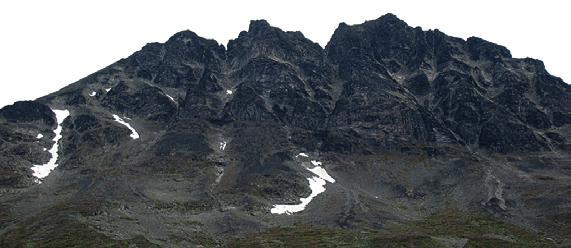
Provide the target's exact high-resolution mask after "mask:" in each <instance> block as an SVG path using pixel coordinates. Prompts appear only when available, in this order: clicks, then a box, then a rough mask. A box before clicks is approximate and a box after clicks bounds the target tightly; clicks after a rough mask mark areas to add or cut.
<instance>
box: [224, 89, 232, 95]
mask: <svg viewBox="0 0 571 248" xmlns="http://www.w3.org/2000/svg"><path fill="white" fill-rule="evenodd" d="M233 93H234V92H233V91H232V90H226V95H232V94H233Z"/></svg>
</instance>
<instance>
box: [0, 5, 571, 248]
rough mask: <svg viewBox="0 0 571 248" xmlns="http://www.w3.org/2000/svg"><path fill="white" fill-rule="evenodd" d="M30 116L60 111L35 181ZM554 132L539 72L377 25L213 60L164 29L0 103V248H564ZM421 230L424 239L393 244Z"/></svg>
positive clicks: (566, 158) (248, 40)
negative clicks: (457, 246) (159, 38)
mask: <svg viewBox="0 0 571 248" xmlns="http://www.w3.org/2000/svg"><path fill="white" fill-rule="evenodd" d="M50 108H51V109H58V110H63V109H67V110H69V112H70V116H69V117H67V118H66V119H65V121H63V123H62V124H61V130H62V132H61V135H62V138H61V139H60V140H59V143H58V144H59V146H56V148H57V149H58V150H57V154H59V157H58V160H57V164H58V167H57V168H56V169H55V170H53V171H52V172H51V173H50V174H49V176H47V177H45V178H37V177H35V176H34V175H33V171H32V169H31V168H32V167H33V166H34V165H36V166H37V165H42V164H44V163H47V162H48V160H50V157H51V155H50V153H49V152H50V151H51V149H50V148H51V147H53V145H54V142H53V140H54V137H55V136H56V133H55V132H54V129H56V128H58V127H59V125H58V123H57V120H56V116H55V114H54V113H53V112H52V111H51V109H50ZM570 131H571V87H570V86H569V85H567V84H565V83H564V82H563V81H562V80H561V79H559V78H557V77H554V76H552V75H550V74H549V73H548V72H547V71H546V69H545V67H544V66H543V63H542V62H541V61H538V60H534V59H530V58H526V59H518V58H512V57H511V54H510V52H509V50H508V49H506V48H505V47H503V46H500V45H496V44H494V43H491V42H488V41H485V40H482V39H480V38H475V37H472V38H469V39H468V40H463V39H459V38H455V37H450V36H447V35H446V34H443V33H442V32H440V31H438V30H429V31H424V30H422V29H421V28H419V27H417V28H413V27H410V26H408V25H407V24H406V23H405V22H404V21H402V20H400V19H398V18H397V17H396V16H394V15H392V14H387V15H385V16H382V17H380V18H379V19H377V20H372V21H367V22H365V23H363V24H359V25H353V26H348V25H346V24H344V23H342V24H340V25H339V27H338V28H337V30H336V31H335V33H334V34H333V36H332V38H331V40H330V42H329V43H328V44H327V46H326V47H325V49H323V48H321V47H320V46H319V45H318V44H316V43H314V42H312V41H310V40H308V39H306V38H305V37H304V36H303V34H301V33H300V32H284V31H282V30H280V29H278V28H276V27H272V26H270V25H269V24H268V23H267V22H266V21H264V20H257V21H252V22H251V23H250V27H249V29H248V31H243V32H242V33H240V35H239V37H238V38H236V39H234V40H232V41H230V42H229V43H228V47H227V48H225V47H224V46H221V45H219V44H218V43H217V42H216V41H213V40H208V39H204V38H201V37H200V36H198V35H196V34H195V33H193V32H191V31H183V32H179V33H177V34H175V35H174V36H172V37H171V38H170V39H169V40H168V41H167V42H165V43H150V44H148V45H146V46H145V47H143V48H142V49H141V50H140V51H138V52H136V53H135V54H133V55H131V56H130V57H128V58H125V59H122V60H120V61H118V62H116V63H114V64H112V65H110V66H108V67H106V68H104V69H102V70H100V71H98V72H96V73H94V74H92V75H89V76H88V77H86V78H84V79H82V80H80V81H78V82H76V83H73V84H71V85H69V86H67V87H65V88H63V89H61V90H60V91H58V92H55V93H52V94H50V95H47V96H45V97H42V98H40V99H37V100H36V101H29V102H18V103H15V104H14V105H12V106H7V107H4V108H3V109H1V110H0V134H1V137H0V166H1V167H0V172H1V173H0V192H1V193H2V194H1V195H0V210H1V211H0V212H1V214H0V224H1V225H0V244H2V246H5V247H10V246H23V245H26V244H28V245H42V244H43V245H53V246H57V245H58V244H63V243H62V242H68V244H76V245H83V246H84V245H104V244H105V245H107V244H109V245H127V244H134V245H137V246H153V245H160V246H181V247H187V246H193V245H203V246H207V247H209V246H219V245H229V246H240V245H242V246H249V247H251V246H256V245H259V244H258V243H256V242H258V241H259V242H262V241H264V240H266V239H268V240H271V239H273V240H285V242H286V243H287V241H288V236H287V235H285V236H280V235H277V234H276V233H281V232H285V233H290V234H292V233H295V234H296V236H299V235H308V236H307V237H308V239H309V240H310V241H311V240H313V241H315V242H318V243H320V242H325V241H324V237H322V236H320V235H318V234H316V233H315V232H316V230H323V232H319V233H325V234H327V235H324V236H330V237H333V238H338V237H346V236H350V237H359V239H360V240H367V242H369V241H370V243H367V244H380V243H395V242H397V240H401V241H402V240H404V241H406V242H408V243H407V244H416V245H417V246H421V245H427V246H430V245H431V244H432V243H430V244H428V243H422V242H425V241H426V239H427V237H428V240H430V242H433V241H434V242H437V243H439V244H441V245H442V244H444V245H446V244H450V242H456V241H458V240H460V241H461V242H464V244H467V243H468V244H475V245H478V244H489V243H486V242H491V244H496V245H515V246H520V245H547V246H549V245H556V244H559V245H565V244H568V242H570V240H569V239H568V237H566V233H565V230H567V229H565V228H569V227H570V224H571V219H570V218H569V216H570V211H569V209H568V207H567V206H568V205H569V203H570V202H571V197H570V195H569V194H570V191H569V187H570V185H571V181H570V179H571V177H570V176H571V174H570V173H569V169H571V160H570V155H571V154H570V145H569V139H571V135H570ZM38 134H42V135H41V136H42V137H40V136H39V135H38ZM44 148H46V149H44ZM321 170H323V171H321ZM318 172H322V173H321V174H319V173H318ZM312 173H313V174H312ZM323 173H325V174H326V175H324V174H323ZM312 176H313V177H312ZM316 176H317V178H321V179H324V181H323V184H324V190H323V192H319V194H318V195H316V196H315V197H314V198H312V199H311V200H310V201H311V202H309V204H308V205H307V206H306V207H305V208H304V209H303V210H302V211H298V212H295V213H293V214H291V215H280V214H273V213H272V211H270V210H271V209H272V207H274V206H275V205H278V204H281V205H288V204H289V205H295V204H299V202H300V200H299V198H305V197H308V196H310V195H314V193H316V189H318V191H319V190H320V188H315V187H314V184H312V182H319V181H318V179H315V178H316ZM329 176H330V177H331V178H328V177H329ZM310 179H311V180H310ZM329 179H332V180H329ZM333 179H334V180H333ZM308 180H309V184H308ZM312 180H314V181H312ZM310 186H311V187H310ZM301 202H303V200H302V201H301ZM435 216H437V217H438V216H445V217H446V218H445V220H446V221H444V222H442V221H440V220H435V218H436V217H435ZM459 216H470V217H469V218H468V219H465V218H464V217H459ZM451 220H458V221H456V222H454V221H452V222H453V223H448V222H447V221H451ZM482 220H485V221H482ZM432 221H436V223H438V224H434V223H433V222H432ZM461 221H466V223H468V224H466V228H468V229H470V230H469V231H465V230H463V229H462V231H458V230H460V229H461V228H460V227H458V226H461V225H460V224H458V223H464V222H461ZM474 221H476V222H477V221H482V223H484V224H482V226H485V231H481V230H480V229H477V230H478V231H474V230H472V229H473V228H475V227H473V226H471V225H472V224H470V223H474ZM419 223H421V224H419ZM478 223H480V222H478ZM308 225H311V226H313V228H309V229H306V227H307V226H308ZM423 225H426V226H433V225H436V226H437V227H438V228H436V229H433V228H424V229H418V230H417V229H414V230H416V231H415V232H414V233H413V234H411V233H403V232H402V230H403V229H402V227H407V228H409V229H410V228H411V226H414V227H415V228H420V227H423ZM479 225H480V224H479ZM487 225H489V226H494V227H497V226H498V225H502V229H501V230H496V229H493V228H491V229H490V228H488V226H487ZM40 226H43V227H44V228H43V229H37V228H39V227H40ZM452 226H455V227H457V229H458V230H456V231H454V230H453V229H449V228H448V227H452ZM272 228H273V229H272ZM276 228H277V229H276ZM339 228H342V229H339ZM477 228H482V227H481V226H478V227H477ZM34 230H37V231H34ZM268 230H270V231H268ZM271 230H274V231H271ZM276 230H277V231H276ZM284 230H285V231H284ZM340 230H343V231H340ZM358 230H369V231H370V232H373V233H374V234H371V235H369V236H367V235H365V236H366V237H361V236H358V235H357V234H356V233H358ZM399 230H400V231H399ZM268 232H269V233H270V235H269V236H268ZM385 232H388V233H389V234H391V235H392V236H391V235H389V236H390V238H387V237H386V236H383V235H386V233H385ZM62 233H67V234H65V235H64V234H62ZM246 234H249V235H250V236H247V237H250V238H252V237H253V238H252V240H250V239H249V238H244V237H245V236H244V235H246ZM66 235H69V236H66ZM251 235H254V236H251ZM272 235H275V236H272ZM288 235H289V234H288ZM355 235H357V236H355ZM359 235H361V234H359ZM440 236H446V237H447V238H441V237H440ZM70 237H71V238H70ZM240 237H242V238H240ZM395 237H396V239H395ZM450 237H452V238H450ZM546 238H547V239H546ZM236 239H237V240H236ZM256 240H257V241H256ZM417 241H418V242H421V243H415V242H417ZM335 242H340V241H339V240H337V241H335ZM355 242H356V241H355ZM427 242H428V241H427ZM470 242H472V243H470ZM529 242H535V243H529ZM325 243H326V242H325ZM349 243H352V242H349ZM397 243H398V242H397ZM292 244H293V243H292ZM353 244H355V243H353ZM365 245H366V244H365ZM432 245H434V244H432Z"/></svg>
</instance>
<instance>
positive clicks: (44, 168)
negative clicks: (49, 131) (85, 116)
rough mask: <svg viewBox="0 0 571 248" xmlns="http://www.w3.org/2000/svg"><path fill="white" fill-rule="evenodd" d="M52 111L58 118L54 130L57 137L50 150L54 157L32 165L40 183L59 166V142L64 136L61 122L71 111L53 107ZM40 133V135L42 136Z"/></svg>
mask: <svg viewBox="0 0 571 248" xmlns="http://www.w3.org/2000/svg"><path fill="white" fill-rule="evenodd" d="M52 111H53V112H54V113H55V115H56V120H57V128H56V129H55V130H54V133H55V137H54V139H53V141H54V144H53V146H52V148H50V150H49V152H50V154H51V155H52V157H51V158H50V161H48V162H47V163H46V164H43V165H34V166H32V171H34V173H33V175H34V176H35V177H37V178H38V180H36V182H38V183H41V181H40V180H39V179H42V178H44V177H47V176H48V175H49V174H50V172H52V170H54V169H55V168H56V167H57V166H58V164H57V163H56V162H57V158H58V149H59V144H58V142H59V140H60V139H61V137H62V135H61V130H62V126H61V124H62V123H63V121H64V120H65V118H67V117H68V116H69V111H68V110H67V109H66V110H55V109H52ZM40 135H41V134H40ZM40 135H38V136H40ZM45 150H47V149H46V148H44V151H45Z"/></svg>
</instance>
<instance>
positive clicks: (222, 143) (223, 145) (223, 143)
mask: <svg viewBox="0 0 571 248" xmlns="http://www.w3.org/2000/svg"><path fill="white" fill-rule="evenodd" d="M226 144H227V142H226V141H222V142H220V151H224V149H226Z"/></svg>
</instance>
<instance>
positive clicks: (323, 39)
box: [0, 0, 571, 107]
mask: <svg viewBox="0 0 571 248" xmlns="http://www.w3.org/2000/svg"><path fill="white" fill-rule="evenodd" d="M570 10H571V4H569V3H568V1H563V0H562V1H522V0H519V1H498V0H480V1H459V0H442V1H426V0H419V1H406V0H385V1H383V0H375V1H358V0H352V1H310V0H302V1H299V0H288V1H279V2H277V1H275V2H274V1H269V0H265V1H263V0H260V1H258V0H255V1H248V0H242V1H237V0H234V1H215V0H201V1H188V0H187V1H167V0H161V1H145V0H132V1H131V0H121V1H119V0H115V1H111V0H97V1H89V2H88V1H77V0H70V1H63V0H60V1H58V0H50V1H46V0H38V1H30V0H14V1H8V0H6V1H4V0H2V1H1V2H0V68H1V69H0V107H1V106H4V105H7V104H11V103H13V102H14V101H18V100H31V99H35V98H37V97H40V96H43V95H46V94H48V93H50V92H53V91H56V90H58V89H60V88H62V87H63V86H65V85H68V84H70V83H73V82H75V81H77V80H79V79H80V78H83V77H85V76H87V75H88V74H90V73H93V72H95V71H97V70H99V69H101V68H103V67H105V66H107V65H109V64H111V63H113V62H115V61H117V60H119V59H121V58H124V57H127V56H129V55H130V54H132V53H133V52H135V51H137V50H139V49H140V48H141V47H142V46H143V45H145V44H146V43H148V42H156V41H158V42H164V41H166V40H167V39H168V38H169V37H170V36H171V35H172V34H174V33H176V32H178V31H180V30H185V29H189V30H192V31H194V32H196V33H198V35H200V36H202V37H205V38H212V39H215V40H217V41H218V42H219V43H221V44H223V45H226V44H227V42H228V40H229V39H233V38H235V37H237V36H238V33H239V32H240V31H242V30H246V29H247V28H248V24H249V21H250V20H252V19H266V20H268V22H269V23H270V24H271V25H273V26H277V27H280V28H282V29H284V30H291V31H298V30H299V31H302V32H303V34H304V35H305V36H306V37H308V38H309V39H311V40H313V41H315V42H318V43H319V44H321V45H322V46H325V44H326V43H327V41H328V40H329V38H330V37H331V35H332V34H333V31H334V30H335V28H336V27H337V25H338V24H339V23H340V22H345V23H347V24H358V23H362V22H364V21H365V20H371V19H376V18H378V17H379V16H381V15H383V14H385V13H389V12H391V13H394V14H396V15H397V16H398V17H399V18H401V19H403V20H404V21H406V22H407V23H408V24H409V25H411V26H421V27H422V28H423V29H425V30H426V29H435V28H438V29H440V30H441V31H443V32H445V33H447V34H448V35H453V36H457V37H461V38H464V39H465V38H468V37H470V36H478V37H482V38H484V39H486V40H489V41H492V42H495V43H498V44H502V45H504V46H506V47H508V48H509V49H510V50H511V52H512V55H513V56H514V57H533V58H537V59H541V60H543V61H544V62H545V65H546V67H547V69H548V71H549V72H550V73H551V74H554V75H556V76H559V77H561V78H563V79H564V80H565V81H566V82H568V83H569V82H571V70H569V62H568V61H569V58H571V49H570V48H569V47H570V45H571V32H570V31H569V23H571V15H570V14H569V11H570Z"/></svg>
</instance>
